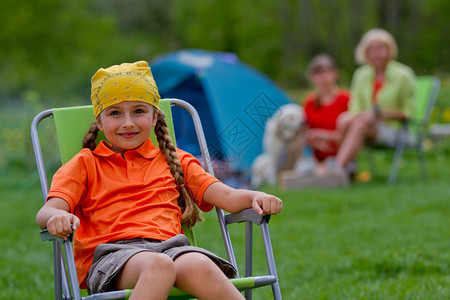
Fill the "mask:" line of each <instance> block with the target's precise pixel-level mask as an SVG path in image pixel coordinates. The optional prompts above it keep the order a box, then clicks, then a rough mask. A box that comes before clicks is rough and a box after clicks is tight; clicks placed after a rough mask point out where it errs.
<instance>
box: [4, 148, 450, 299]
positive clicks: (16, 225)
mask: <svg viewBox="0 0 450 300" xmlns="http://www.w3.org/2000/svg"><path fill="white" fill-rule="evenodd" d="M385 153H386V152H383V153H379V154H378V155H377V156H376V158H377V164H378V165H380V166H381V167H380V168H379V175H378V176H376V177H375V178H374V179H373V180H372V181H371V182H368V183H356V184H354V185H353V186H351V187H347V188H340V189H333V190H318V189H314V190H303V191H289V192H283V191H279V190H277V189H274V188H265V190H266V191H268V192H271V193H275V194H276V195H278V196H279V197H280V198H282V199H283V200H284V210H283V212H282V214H281V215H279V216H275V217H272V219H271V222H270V230H271V235H272V243H273V247H274V251H275V259H276V263H277V267H278V273H279V277H280V285H281V291H282V294H283V298H284V299H450V230H449V228H450V188H449V186H450V183H449V180H448V179H449V176H448V175H449V174H450V172H449V170H448V169H449V162H450V158H449V155H448V154H447V153H446V150H443V149H437V148H435V149H434V150H432V151H431V152H430V153H429V154H428V162H429V165H428V170H429V173H430V174H429V175H430V176H429V179H428V180H427V181H423V180H422V179H421V178H420V177H419V176H418V167H417V163H416V161H415V159H414V157H408V156H407V157H406V159H405V160H404V162H403V165H402V168H401V170H400V174H399V181H398V184H396V185H395V186H388V185H386V183H385V180H386V176H387V173H388V168H389V164H388V162H389V160H388V159H389V156H388V155H384V154H385ZM389 154H390V153H389ZM361 161H362V162H361V163H360V168H361V170H362V169H364V168H365V163H364V159H361ZM17 182H19V183H17ZM0 190H1V195H2V197H1V201H0V223H1V226H0V231H1V239H0V249H1V255H0V299H51V298H52V293H53V286H52V265H51V263H52V261H51V244H45V243H42V242H40V239H39V236H38V234H37V232H38V228H37V226H36V225H35V214H36V212H37V210H38V209H39V207H40V206H41V204H42V199H41V191H40V187H39V185H38V183H37V181H36V179H35V176H34V175H30V177H29V178H27V179H26V180H20V181H19V180H14V176H10V177H9V179H6V180H3V181H2V183H1V184H0ZM205 218H206V222H204V223H202V224H200V225H198V226H197V231H196V232H197V236H198V239H199V243H200V245H201V246H203V247H205V248H209V249H210V250H212V251H214V252H217V253H218V254H220V255H222V256H224V255H225V254H224V249H223V245H222V244H221V236H220V233H219V229H218V226H217V225H216V223H215V218H216V217H215V213H214V212H213V213H208V214H206V215H205ZM241 225H242V224H238V225H235V226H232V227H231V231H232V240H233V242H234V243H235V250H236V251H237V252H238V261H239V262H242V254H243V241H244V239H243V238H244V232H243V231H244V227H243V225H242V226H241ZM257 233H258V229H255V259H254V261H255V273H261V272H264V271H265V267H264V264H263V263H264V251H263V248H262V245H261V243H260V242H261V239H260V238H259V236H257ZM241 272H242V273H243V270H241ZM270 293H271V290H270V288H262V289H259V290H256V291H255V292H254V299H271V294H270Z"/></svg>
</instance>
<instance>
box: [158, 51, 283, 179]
mask: <svg viewBox="0 0 450 300" xmlns="http://www.w3.org/2000/svg"><path fill="white" fill-rule="evenodd" d="M151 67H152V72H153V76H154V78H155V81H156V83H157V85H158V89H159V92H160V94H161V97H162V98H180V99H183V100H186V101H187V102H189V103H190V104H192V105H193V106H194V107H195V109H196V110H197V111H198V113H199V115H200V118H201V120H202V125H203V129H204V131H205V135H206V140H207V142H208V149H209V152H210V154H211V156H212V157H214V158H218V159H224V160H226V161H227V162H228V163H229V166H230V168H231V169H232V170H235V171H246V170H248V169H249V168H250V166H251V164H252V162H253V160H254V158H255V157H256V156H257V155H259V154H260V153H261V152H262V137H263V133H264V125H265V123H266V120H267V118H268V117H270V116H271V115H272V114H273V113H274V112H275V111H276V110H277V109H278V107H280V106H281V105H284V104H287V103H289V102H291V101H290V100H289V99H288V97H287V96H286V95H285V94H284V93H283V92H282V91H281V90H280V89H279V88H278V87H277V86H275V85H274V83H273V82H271V81H270V80H269V79H268V78H267V77H266V76H264V75H262V74H261V73H259V72H257V71H256V70H254V69H252V68H250V67H249V66H247V65H245V64H243V63H242V62H240V61H239V59H238V58H237V56H236V55H235V54H233V53H223V52H211V51H205V50H181V51H177V52H172V53H169V54H166V55H163V56H161V57H158V58H156V59H155V60H154V61H153V62H152V63H151ZM173 117H174V119H175V120H177V125H176V127H175V133H176V134H177V133H180V132H183V134H182V135H181V134H178V135H177V144H178V147H179V148H181V149H183V150H186V151H188V152H190V153H192V154H194V155H197V154H200V149H199V148H198V146H197V144H196V143H195V138H196V135H195V133H194V127H193V124H192V123H191V122H188V121H189V120H188V119H187V113H186V112H183V111H182V109H180V108H174V110H173ZM186 133H187V134H186ZM186 136H187V137H189V138H182V137H186Z"/></svg>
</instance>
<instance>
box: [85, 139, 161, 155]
mask: <svg viewBox="0 0 450 300" xmlns="http://www.w3.org/2000/svg"><path fill="white" fill-rule="evenodd" d="M129 151H135V152H137V153H139V154H140V155H141V156H143V157H145V158H153V157H155V156H156V155H158V153H159V152H160V150H159V148H156V147H155V146H154V145H153V142H152V141H151V140H150V138H148V139H147V140H146V141H145V143H144V144H142V145H141V146H139V147H138V148H136V149H134V150H128V151H127V152H129ZM93 152H94V154H96V155H98V156H103V157H108V156H113V155H119V154H118V153H116V152H114V151H112V150H111V144H109V143H108V142H106V141H105V140H102V141H101V142H100V143H99V144H98V146H97V147H96V148H95V150H94V151H93Z"/></svg>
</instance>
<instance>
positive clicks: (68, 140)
mask: <svg viewBox="0 0 450 300" xmlns="http://www.w3.org/2000/svg"><path fill="white" fill-rule="evenodd" d="M174 105H176V106H179V107H182V108H184V109H186V110H187V111H188V112H189V113H190V115H191V117H192V120H193V122H194V127H195V130H196V133H197V138H198V141H199V145H200V149H201V152H202V156H203V161H204V163H205V166H204V167H205V169H206V171H207V172H209V173H210V174H213V175H214V171H213V168H212V164H211V160H210V157H209V153H208V148H207V146H206V141H205V137H204V134H203V129H202V125H201V123H200V119H199V116H198V114H197V112H196V111H195V109H194V108H193V107H192V105H190V104H189V103H187V102H185V101H183V100H179V99H163V100H161V101H160V109H161V110H162V111H163V112H164V113H165V115H166V121H167V125H168V127H169V131H170V135H171V138H172V140H173V141H174V142H175V134H174V129H173V123H172V121H173V120H172V113H171V109H172V108H171V107H172V106H174ZM48 117H53V119H54V124H55V127H56V135H57V139H58V144H59V150H60V155H61V161H62V163H66V162H67V161H69V160H70V159H71V158H72V157H73V156H74V155H75V154H76V153H78V152H79V151H80V150H81V140H82V138H83V136H84V133H85V132H86V131H87V129H88V128H89V126H90V124H91V123H92V121H93V120H94V117H93V113H92V106H78V107H69V108H56V109H51V110H46V111H43V112H41V113H39V114H38V115H37V116H36V117H35V118H34V120H33V122H32V124H31V139H32V143H33V149H34V153H35V157H36V164H37V169H38V173H39V178H40V181H41V188H42V194H43V196H44V199H46V198H47V195H48V191H49V188H48V182H47V171H46V169H45V164H44V159H43V155H42V148H41V145H40V141H39V135H38V125H39V123H40V122H41V121H42V120H44V119H46V118H48ZM99 133H100V132H99ZM151 138H152V141H153V143H155V144H156V145H157V142H156V138H155V136H154V134H152V136H151ZM98 139H104V136H102V135H101V134H99V137H98ZM216 212H217V216H218V221H219V225H220V229H221V232H222V238H223V240H224V244H225V250H226V253H227V256H228V260H229V261H230V262H231V263H232V264H233V266H234V267H235V268H236V270H238V266H237V262H236V257H235V254H234V251H233V245H232V243H231V237H230V233H229V231H228V225H230V224H233V223H241V222H245V223H246V230H245V232H246V239H245V276H244V277H241V276H240V275H239V271H238V277H237V278H236V279H231V282H232V283H233V284H234V285H235V287H236V288H238V289H239V290H240V291H245V296H246V298H247V299H251V298H252V289H254V288H257V287H261V286H268V285H271V286H272V292H273V298H274V299H281V292H280V287H279V282H278V276H277V271H276V266H275V259H274V255H273V251H272V244H271V239H270V233H269V227H268V222H269V220H270V216H259V215H258V214H257V213H256V212H255V211H254V210H253V209H251V208H250V209H246V210H243V211H241V212H238V213H234V214H225V213H224V211H223V210H221V209H219V208H216ZM253 224H255V225H257V226H259V227H260V228H261V234H262V242H263V244H264V249H265V253H266V259H267V267H268V274H266V275H259V276H253V274H252V273H253V270H252V266H253V264H252V256H253V255H252V253H253ZM183 230H184V233H185V235H186V236H187V237H188V238H189V240H190V242H191V244H192V245H197V241H196V239H195V234H194V231H193V230H192V229H191V230H190V229H188V228H187V227H183ZM75 234H76V233H75ZM40 235H41V239H42V240H43V241H52V242H53V260H54V281H55V283H54V284H55V299H76V300H79V299H86V300H88V299H128V298H129V296H130V295H131V292H132V290H121V291H112V292H107V293H100V294H92V295H88V296H85V297H81V292H80V289H79V284H78V279H77V274H76V269H75V262H74V258H73V252H72V238H73V236H71V237H70V238H69V239H68V240H67V241H64V240H62V239H59V238H55V237H53V236H52V235H50V234H49V233H48V231H47V230H42V231H41V232H40ZM191 298H192V296H191V295H188V294H186V293H185V292H183V291H182V290H180V289H178V288H176V287H173V288H172V290H171V292H170V297H169V299H191Z"/></svg>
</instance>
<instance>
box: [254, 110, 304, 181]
mask: <svg viewBox="0 0 450 300" xmlns="http://www.w3.org/2000/svg"><path fill="white" fill-rule="evenodd" d="M304 119H305V117H304V110H303V107H301V106H300V105H297V104H286V105H283V106H281V107H280V108H279V109H278V110H277V111H276V112H275V114H274V115H273V116H272V117H270V118H269V119H268V120H267V123H266V126H265V130H264V137H263V153H262V154H261V155H259V156H258V157H256V158H255V160H254V161H253V164H252V170H251V171H252V178H251V182H250V184H251V186H252V187H254V188H255V187H258V186H260V185H261V184H263V183H269V184H276V183H277V175H278V171H279V170H280V169H281V168H282V167H283V165H284V162H283V158H286V157H287V156H289V155H288V150H289V149H291V148H292V147H291V146H292V145H293V144H295V143H297V144H298V143H299V142H300V139H301V137H300V136H299V133H300V130H301V129H302V127H303V124H304ZM300 152H301V151H300V150H298V151H297V154H298V153H300ZM294 163H295V162H294ZM291 164H292V163H291Z"/></svg>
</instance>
